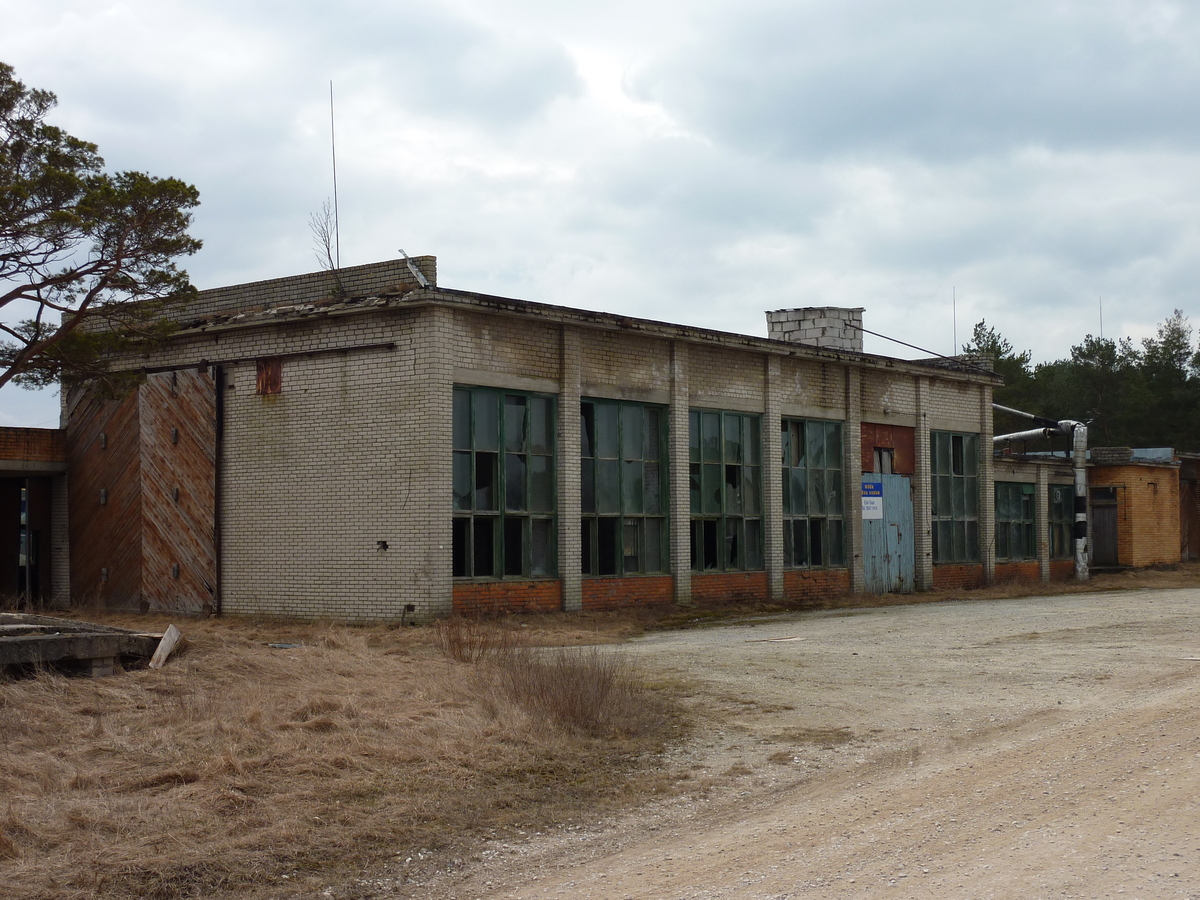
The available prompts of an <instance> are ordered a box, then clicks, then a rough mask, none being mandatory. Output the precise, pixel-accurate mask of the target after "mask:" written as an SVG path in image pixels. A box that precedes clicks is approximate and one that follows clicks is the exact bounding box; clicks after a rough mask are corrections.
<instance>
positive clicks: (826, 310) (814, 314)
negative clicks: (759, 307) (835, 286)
mask: <svg viewBox="0 0 1200 900" xmlns="http://www.w3.org/2000/svg"><path fill="white" fill-rule="evenodd" d="M862 314H863V307H861V306H858V307H854V308H846V307H843V306H806V307H804V308H802V309H777V310H774V311H773V312H770V311H769V312H768V313H767V337H769V338H771V339H772V340H776V341H791V342H793V343H796V344H808V345H810V346H813V347H824V348H826V349H829V350H853V351H855V352H857V353H862V348H863V339H862V321H863V316H862Z"/></svg>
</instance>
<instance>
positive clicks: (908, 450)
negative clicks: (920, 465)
mask: <svg viewBox="0 0 1200 900" xmlns="http://www.w3.org/2000/svg"><path fill="white" fill-rule="evenodd" d="M861 435H862V445H861V446H862V467H863V471H864V472H871V471H874V467H875V448H876V447H891V448H892V471H893V472H894V473H895V474H896V475H912V474H913V472H914V471H916V461H917V456H916V440H917V430H916V429H915V428H909V427H907V426H905V425H876V424H874V423H872V422H863V423H862V431H861Z"/></svg>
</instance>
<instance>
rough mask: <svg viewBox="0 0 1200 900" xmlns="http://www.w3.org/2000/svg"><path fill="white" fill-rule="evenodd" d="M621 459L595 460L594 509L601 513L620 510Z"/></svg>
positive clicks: (612, 512) (614, 512)
mask: <svg viewBox="0 0 1200 900" xmlns="http://www.w3.org/2000/svg"><path fill="white" fill-rule="evenodd" d="M620 466H621V461H620V460H618V459H598V460H596V511H597V512H599V513H600V514H601V515H604V514H616V513H619V512H620V511H621V474H620V473H621V469H620Z"/></svg>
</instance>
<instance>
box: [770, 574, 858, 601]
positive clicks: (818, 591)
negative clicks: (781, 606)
mask: <svg viewBox="0 0 1200 900" xmlns="http://www.w3.org/2000/svg"><path fill="white" fill-rule="evenodd" d="M849 591H850V571H849V569H790V570H787V571H785V572H784V573H783V598H784V599H785V600H789V601H791V602H793V603H794V602H797V601H804V600H815V599H817V598H819V597H829V596H833V595H836V594H846V593H849Z"/></svg>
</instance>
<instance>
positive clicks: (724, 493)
mask: <svg viewBox="0 0 1200 900" xmlns="http://www.w3.org/2000/svg"><path fill="white" fill-rule="evenodd" d="M688 477H689V482H690V484H689V490H690V493H691V516H692V529H691V545H692V554H691V555H692V570H693V571H696V572H711V571H747V570H757V569H762V568H763V519H762V516H763V500H762V417H761V416H758V415H747V414H746V413H739V412H726V411H723V410H707V409H703V410H702V409H693V410H691V411H690V412H689V414H688Z"/></svg>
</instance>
